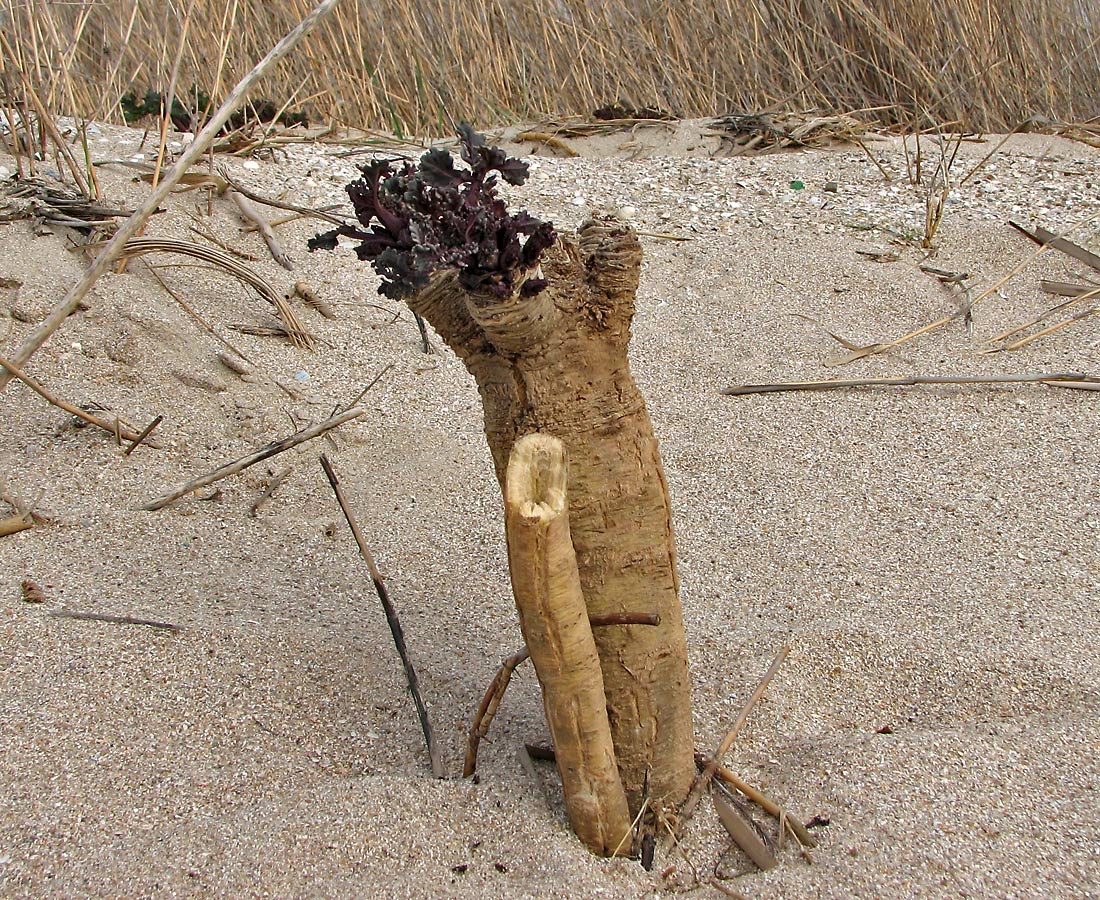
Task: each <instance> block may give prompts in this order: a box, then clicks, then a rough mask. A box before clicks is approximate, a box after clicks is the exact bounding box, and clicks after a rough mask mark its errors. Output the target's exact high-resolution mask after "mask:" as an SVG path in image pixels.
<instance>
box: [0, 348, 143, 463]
mask: <svg viewBox="0 0 1100 900" xmlns="http://www.w3.org/2000/svg"><path fill="white" fill-rule="evenodd" d="M0 369H7V370H8V372H10V373H11V374H12V375H13V376H14V377H15V378H18V379H19V380H20V381H22V382H23V383H24V384H25V385H26V386H27V387H29V388H30V389H31V390H32V391H34V392H35V393H36V394H38V395H39V396H40V397H42V398H43V399H44V400H47V401H49V402H50V403H52V404H53V405H54V406H56V407H57V408H58V409H63V410H65V412H67V413H69V415H73V416H76V417H77V418H78V419H82V420H83V421H85V422H87V423H88V424H89V425H95V426H96V427H97V428H102V429H103V430H104V431H106V432H107V433H108V434H110V435H114V436H116V437H120V438H125V439H126V440H128V441H136V440H137V439H138V438H139V437H140V435H138V434H136V433H134V432H133V431H130V430H129V429H126V428H122V427H120V426H119V423H118V419H115V421H114V422H108V421H107V420H105V419H101V418H99V417H98V416H93V415H92V414H91V413H90V412H87V411H85V410H83V409H80V407H78V406H73V405H72V404H71V403H66V402H65V401H64V400H60V399H58V398H57V397H55V396H54V395H53V394H51V393H50V392H49V391H48V390H46V389H45V388H44V387H43V386H42V385H41V384H39V382H38V381H36V380H35V379H34V378H32V377H31V376H30V375H28V374H27V373H26V372H24V371H23V370H22V369H21V368H19V366H17V365H16V364H15V363H13V362H12V361H11V360H8V359H4V357H2V356H0ZM150 446H155V445H153V444H150Z"/></svg>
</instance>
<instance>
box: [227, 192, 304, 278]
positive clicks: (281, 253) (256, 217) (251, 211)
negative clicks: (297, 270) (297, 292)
mask: <svg viewBox="0 0 1100 900" xmlns="http://www.w3.org/2000/svg"><path fill="white" fill-rule="evenodd" d="M229 197H230V199H231V200H232V201H233V202H234V203H235V204H237V209H238V210H239V211H240V213H241V216H243V217H244V219H245V220H247V221H249V222H251V223H252V224H253V225H255V226H256V229H257V230H258V231H259V232H260V236H261V237H262V238H263V239H264V243H265V244H267V249H268V250H270V251H271V257H272V259H274V260H275V262H277V263H278V264H279V265H280V266H282V267H283V268H284V269H288V270H289V269H293V268H294V265H293V263H291V261H290V257H289V256H287V255H286V250H285V249H284V248H283V244H282V241H280V240H279V238H278V236H277V235H276V234H275V229H273V228H272V227H271V225H270V224H269V223H268V221H267V219H265V218H264V217H263V216H262V215H260V211H259V210H258V209H256V207H255V206H253V205H252V201H251V200H249V199H248V198H247V197H246V196H245V195H244V194H242V193H241V192H240V191H230V192H229Z"/></svg>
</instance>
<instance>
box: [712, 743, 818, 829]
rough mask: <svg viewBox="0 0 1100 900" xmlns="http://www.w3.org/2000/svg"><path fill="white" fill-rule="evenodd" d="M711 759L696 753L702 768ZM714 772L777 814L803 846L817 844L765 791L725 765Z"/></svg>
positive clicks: (764, 808)
mask: <svg viewBox="0 0 1100 900" xmlns="http://www.w3.org/2000/svg"><path fill="white" fill-rule="evenodd" d="M709 762H710V759H709V758H708V757H707V756H706V754H704V753H696V754H695V764H696V765H697V766H698V767H699V769H700V770H702V769H705V768H706V767H707V764H708V763H709ZM714 774H715V776H716V777H717V778H720V779H721V780H722V781H724V782H725V783H726V784H728V785H729V786H730V787H732V788H733V789H734V790H736V791H738V792H740V793H742V794H744V795H745V796H746V797H748V798H749V799H750V800H751V801H752V802H753V803H755V804H756V805H757V806H759V807H760V808H761V809H762V810H764V812H766V813H769V814H770V815H773V816H775V818H777V819H779V820H780V821H782V822H785V823H786V826H787V828H789V829H790V831H791V833H792V834H793V835H794V836H795V839H796V840H797V841H798V842H799V843H800V844H801V845H802V846H803V847H809V848H811V849H812V848H814V847H816V846H817V841H815V840H814V837H813V835H812V834H810V832H809V831H807V830H806V826H805V825H803V824H802V823H801V822H799V821H798V820H797V819H794V818H792V817H791V815H790V813H788V812H786V811H785V810H784V809H783V808H782V807H781V806H780V805H779V804H778V803H776V802H775V801H774V800H772V799H771V797H769V796H768V795H767V794H765V793H764V792H763V791H761V790H759V789H757V788H754V787H753V786H752V785H751V784H749V783H748V782H747V781H744V780H743V779H741V778H739V777H738V776H737V775H736V774H734V773H733V772H731V771H730V770H729V769H727V768H726V767H725V766H723V765H721V764H719V766H718V768H717V769H715V771H714Z"/></svg>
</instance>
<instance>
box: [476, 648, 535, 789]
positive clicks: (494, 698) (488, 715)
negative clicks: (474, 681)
mask: <svg viewBox="0 0 1100 900" xmlns="http://www.w3.org/2000/svg"><path fill="white" fill-rule="evenodd" d="M530 657H531V654H530V653H528V652H527V648H526V647H524V648H522V649H521V650H518V651H516V652H515V653H513V654H512V655H511V656H509V657H508V658H507V659H506V660H504V662H502V663H501V664H500V670H499V671H498V672H497V674H496V677H495V678H493V681H492V683H491V684H490V685H489V689H488V690H487V691H486V692H485V696H484V697H482V698H481V705H480V706H478V708H477V713H476V714H475V715H474V722H473V724H472V725H471V726H470V735H469V737H468V738H467V740H466V761H465V763H463V766H462V777H463V778H469V777H471V776H472V775H473V774H474V773H475V772H476V771H477V751H478V748H479V747H480V746H481V739H482V738H483V737H485V735H487V734H488V733H489V726H490V725H491V724H492V721H493V717H494V716H495V715H496V714H497V710H498V709H499V708H500V701H501V700H503V699H504V692H505V691H506V690H507V689H508V683H509V682H510V681H511V680H512V673H513V672H515V670H516V666H518V665H519V664H520V663H522V662H523V661H524V660H527V659H530Z"/></svg>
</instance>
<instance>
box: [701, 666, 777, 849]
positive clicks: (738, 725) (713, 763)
mask: <svg viewBox="0 0 1100 900" xmlns="http://www.w3.org/2000/svg"><path fill="white" fill-rule="evenodd" d="M788 653H790V648H788V647H781V648H780V649H779V652H778V653H776V654H775V659H774V660H772V664H771V665H770V666H769V667H768V671H767V672H765V673H764V677H763V678H761V679H760V683H759V684H758V685H757V686H756V690H754V691H753V692H752V696H750V697H749V700H748V702H747V703H746V704H745V706H744V708H743V709H742V710H741V713H740V715H738V716H737V719H736V720H735V721H734V723H733V725H732V726H731V727H730V730H729V731H728V732H726V736H725V737H724V738H722V743H721V744H719V745H718V750H717V751H716V752H715V754H714V757H713V758H712V759H711V760H710V761H709V762H708V763H707V765H706V768H704V769H703V771H702V772H701V773H700V774H699V777H698V778H696V779H695V784H694V785H692V788H691V793H690V794H688V798H687V800H686V801H685V802H684V806H683V808H682V809H681V810H680V826H681V829H682V828H683V826H684V825H685V824H686V823H687V821H688V819H690V818H691V814H692V813H693V812H695V807H696V806H698V805H699V800H700V799H701V798H702V796H703V792H704V791H705V790H706V789H707V787H708V785H710V782H711V779H712V778H714V773H715V772H717V771H718V767H719V766H720V765H721V764H722V757H723V756H725V755H726V753H727V752H729V749H730V747H732V746H733V742H734V741H735V740H737V735H739V734H740V733H741V729H742V728H744V727H745V722H747V721H748V718H749V714H750V713H751V712H752V710H753V707H755V706H756V704H757V703H758V702H759V701H760V698H761V697H763V696H764V691H766V690H767V689H768V685H769V684H771V681H772V679H773V678H774V677H775V673H776V672H778V671H779V667H780V666H781V665H783V660H785V659H786V658H787V654H788Z"/></svg>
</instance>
